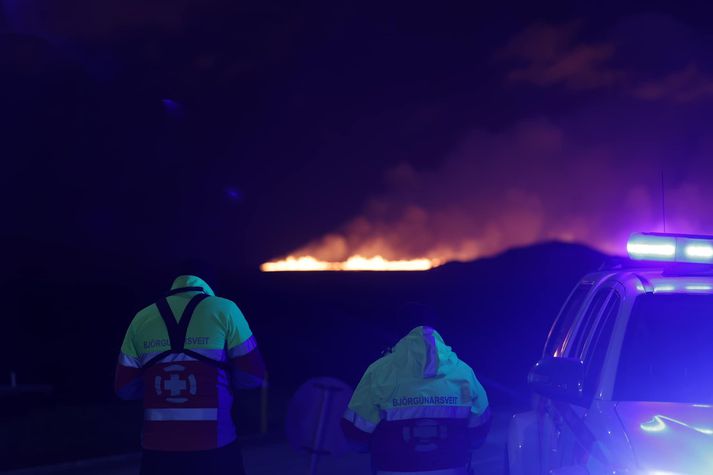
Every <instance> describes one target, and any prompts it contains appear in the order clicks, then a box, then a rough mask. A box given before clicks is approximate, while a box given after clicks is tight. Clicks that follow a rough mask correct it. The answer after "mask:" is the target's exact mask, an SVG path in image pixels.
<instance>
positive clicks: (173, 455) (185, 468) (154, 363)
mask: <svg viewBox="0 0 713 475" xmlns="http://www.w3.org/2000/svg"><path fill="white" fill-rule="evenodd" d="M264 379H265V365H264V362H263V359H262V356H261V355H260V352H259V350H258V348H257V343H256V342H255V337H254V336H253V334H252V332H251V331H250V327H249V326H248V323H247V321H246V320H245V317H244V316H243V314H242V312H241V311H240V309H239V308H238V306H237V305H236V304H235V303H233V302H232V301H230V300H227V299H224V298H220V297H216V296H215V293H214V292H213V290H212V289H211V288H210V287H209V286H208V284H207V283H206V282H204V281H203V280H202V279H200V278H199V277H196V276H194V275H181V276H179V277H178V278H176V279H175V281H174V282H173V285H172V286H171V291H170V292H168V294H166V295H165V296H164V297H162V298H160V299H159V300H158V301H157V302H156V303H155V304H153V305H150V306H148V307H146V308H144V309H143V310H141V311H140V312H139V313H138V314H136V316H135V317H134V319H133V321H132V322H131V324H130V325H129V329H128V331H127V332H126V337H125V338H124V343H123V345H122V347H121V353H120V355H119V362H118V365H117V369H116V380H115V389H116V392H117V394H118V395H119V397H121V398H123V399H143V406H144V424H143V437H142V446H143V454H142V461H141V475H152V474H171V475H179V474H186V475H188V474H206V475H207V474H218V473H220V474H231V475H232V474H236V475H237V474H244V473H245V472H244V468H243V462H242V455H241V451H240V447H239V445H238V442H237V431H236V427H235V423H234V421H233V418H232V414H231V412H232V403H233V393H234V391H235V390H238V389H245V388H254V387H259V386H260V385H261V384H262V383H263V381H264Z"/></svg>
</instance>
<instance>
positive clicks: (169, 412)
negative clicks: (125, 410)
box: [144, 407, 218, 421]
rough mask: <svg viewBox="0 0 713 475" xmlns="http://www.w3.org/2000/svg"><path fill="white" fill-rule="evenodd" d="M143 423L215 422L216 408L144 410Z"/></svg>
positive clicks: (216, 416)
mask: <svg viewBox="0 0 713 475" xmlns="http://www.w3.org/2000/svg"><path fill="white" fill-rule="evenodd" d="M144 420H145V421H217V420H218V409H217V408H202V407H201V408H161V409H144Z"/></svg>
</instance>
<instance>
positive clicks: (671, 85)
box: [633, 64, 713, 102]
mask: <svg viewBox="0 0 713 475" xmlns="http://www.w3.org/2000/svg"><path fill="white" fill-rule="evenodd" d="M633 93H634V96H636V97H638V98H640V99H645V100H659V99H663V100H671V101H674V102H694V101H700V100H704V99H710V98H711V97H713V76H711V75H708V74H706V73H703V72H701V71H700V70H699V69H698V66H696V65H695V64H689V65H688V66H687V67H686V68H685V69H683V70H681V71H675V72H673V73H671V74H669V75H667V76H665V77H663V78H661V79H656V80H653V81H648V82H644V83H642V84H640V85H639V86H637V87H636V88H635V89H634V91H633Z"/></svg>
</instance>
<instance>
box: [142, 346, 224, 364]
mask: <svg viewBox="0 0 713 475" xmlns="http://www.w3.org/2000/svg"><path fill="white" fill-rule="evenodd" d="M187 349H189V350H191V351H195V352H196V353H200V354H202V355H203V356H206V357H208V358H210V359H212V360H216V361H225V350H207V349H204V348H199V349H192V348H187ZM161 353H163V352H162V351H155V352H152V353H145V354H143V355H141V364H142V365H144V364H146V363H148V362H149V361H151V359H152V358H154V357H155V356H157V355H160V354H161ZM181 361H198V360H197V359H196V358H194V357H192V356H189V355H187V354H185V353H171V354H169V355H166V357H164V358H161V360H160V361H158V362H157V363H180V362H181Z"/></svg>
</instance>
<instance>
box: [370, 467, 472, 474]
mask: <svg viewBox="0 0 713 475" xmlns="http://www.w3.org/2000/svg"><path fill="white" fill-rule="evenodd" d="M376 475H468V469H467V468H466V467H461V468H446V469H442V470H428V471H425V472H391V471H385V470H377V472H376Z"/></svg>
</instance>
